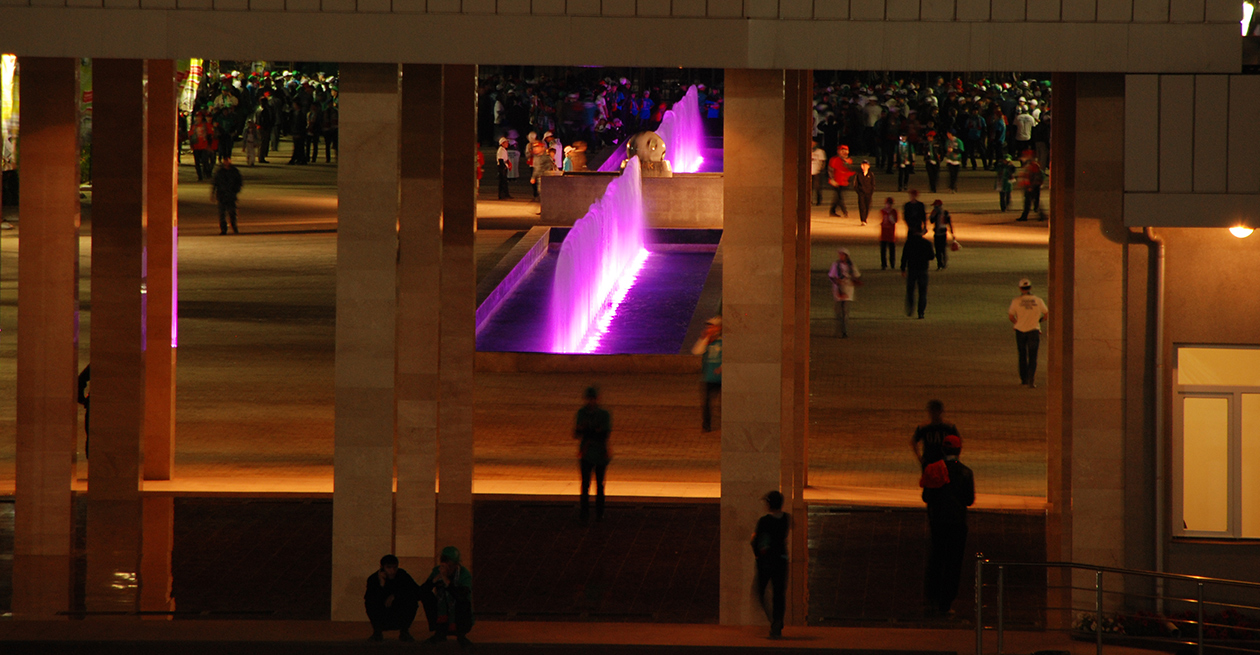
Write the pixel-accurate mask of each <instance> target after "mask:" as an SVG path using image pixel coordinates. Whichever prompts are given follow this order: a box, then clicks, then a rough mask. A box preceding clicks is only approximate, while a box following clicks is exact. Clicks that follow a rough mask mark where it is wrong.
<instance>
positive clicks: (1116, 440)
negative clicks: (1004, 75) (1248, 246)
mask: <svg viewBox="0 0 1260 655" xmlns="http://www.w3.org/2000/svg"><path fill="white" fill-rule="evenodd" d="M1072 86H1073V87H1074V88H1071V96H1069V99H1070V100H1071V99H1073V98H1074V102H1072V103H1071V104H1072V106H1073V109H1074V115H1073V116H1071V122H1070V123H1069V125H1071V127H1072V128H1073V129H1071V130H1064V129H1063V127H1062V124H1061V123H1060V111H1061V110H1062V109H1063V107H1064V104H1066V103H1064V101H1063V99H1062V98H1061V97H1060V95H1061V94H1060V91H1059V89H1057V88H1056V89H1055V95H1056V99H1055V106H1056V108H1055V123H1056V125H1055V128H1056V129H1055V133H1056V136H1057V135H1062V136H1061V137H1059V138H1060V139H1062V138H1071V139H1072V142H1073V143H1072V146H1071V150H1070V152H1069V153H1068V154H1070V155H1071V157H1072V158H1071V159H1070V160H1067V161H1062V160H1060V159H1059V157H1060V155H1058V154H1057V153H1056V160H1055V161H1056V162H1061V163H1069V162H1070V168H1071V175H1070V177H1069V178H1068V183H1069V184H1070V187H1068V188H1067V189H1065V190H1063V191H1058V192H1057V193H1059V194H1065V195H1067V196H1069V198H1070V201H1069V204H1068V207H1067V210H1069V211H1070V212H1071V213H1070V214H1067V215H1066V216H1063V217H1061V219H1062V220H1055V225H1054V227H1053V228H1052V229H1054V230H1055V231H1056V232H1057V234H1054V235H1052V243H1051V261H1052V263H1053V265H1054V269H1053V270H1052V280H1053V281H1054V283H1056V284H1059V285H1061V286H1060V288H1059V289H1057V290H1056V291H1054V292H1053V293H1052V296H1051V299H1052V300H1054V301H1058V302H1061V303H1065V307H1064V309H1065V310H1066V312H1065V313H1061V314H1057V315H1056V313H1055V312H1056V309H1055V307H1054V305H1051V307H1050V311H1051V316H1057V318H1058V320H1060V321H1064V322H1067V323H1070V326H1063V327H1056V328H1055V330H1054V331H1053V332H1052V333H1051V344H1052V346H1053V344H1054V343H1056V342H1059V343H1061V344H1062V348H1063V351H1062V352H1060V353H1056V354H1055V356H1054V359H1052V360H1051V362H1052V366H1053V367H1054V368H1057V369H1058V370H1057V382H1056V381H1054V380H1052V383H1054V384H1057V387H1058V388H1057V389H1052V391H1053V392H1054V393H1052V394H1051V397H1050V400H1051V406H1050V409H1051V411H1050V414H1051V418H1050V419H1049V420H1050V423H1051V424H1050V426H1049V427H1050V428H1051V431H1050V432H1049V444H1048V448H1047V451H1048V454H1049V455H1050V458H1051V459H1050V464H1051V467H1050V478H1049V493H1050V501H1051V503H1052V510H1051V511H1052V514H1051V521H1050V527H1051V529H1050V530H1047V538H1048V539H1050V540H1051V542H1050V543H1049V544H1048V546H1049V550H1048V552H1047V555H1048V556H1049V557H1051V558H1053V559H1057V560H1060V561H1076V562H1083V563H1087V564H1098V565H1103V566H1123V565H1124V561H1125V560H1124V553H1125V550H1124V535H1125V525H1124V511H1125V509H1124V507H1125V506H1124V477H1123V476H1122V475H1116V471H1123V470H1124V469H1125V450H1124V449H1125V438H1124V428H1125V425H1124V420H1125V375H1124V374H1125V360H1124V352H1125V334H1124V325H1125V314H1126V308H1125V284H1126V270H1125V248H1126V244H1127V242H1128V240H1129V233H1128V230H1127V229H1126V228H1125V227H1124V222H1123V201H1124V198H1123V188H1124V161H1123V157H1124V78H1123V77H1121V76H1118V75H1083V74H1078V75H1076V76H1075V84H1074V85H1072ZM1065 132H1066V134H1064V133H1065ZM1056 147H1057V145H1056ZM1063 168H1065V166H1062V165H1057V166H1056V169H1055V175H1056V178H1055V179H1056V182H1055V184H1056V186H1057V185H1058V184H1060V180H1062V177H1061V170H1062V169H1063ZM1058 199H1059V196H1058V195H1056V196H1055V200H1056V202H1057V201H1058ZM1056 336H1057V337H1059V339H1056V338H1055V337H1056ZM1060 339H1062V341H1060ZM1051 352H1052V353H1053V352H1054V351H1053V350H1052V351H1051ZM1056 456H1057V460H1058V461H1057V462H1056V461H1055V459H1056ZM1076 582H1077V583H1078V586H1079V585H1080V584H1081V583H1088V584H1092V583H1093V579H1092V576H1089V579H1088V580H1086V579H1085V578H1084V577H1078V578H1077V580H1076ZM1091 594H1092V592H1091ZM1077 600H1078V601H1081V602H1085V601H1088V602H1093V601H1092V595H1091V596H1090V598H1084V596H1081V597H1080V598H1078V599H1077Z"/></svg>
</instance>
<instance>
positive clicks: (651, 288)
mask: <svg viewBox="0 0 1260 655" xmlns="http://www.w3.org/2000/svg"><path fill="white" fill-rule="evenodd" d="M568 232H569V229H568V228H564V227H556V228H534V229H533V230H530V232H529V233H528V234H527V235H526V237H525V238H523V239H522V242H521V243H518V244H517V246H516V247H514V248H513V249H512V251H510V252H509V253H508V254H507V255H506V256H504V258H503V260H502V261H500V262H499V264H498V265H497V266H496V268H495V269H494V270H493V271H492V272H491V273H490V274H488V275H487V276H486V277H485V278H484V279H483V280H482V282H481V284H479V285H478V294H477V295H478V310H477V315H478V338H477V342H478V343H477V347H478V352H477V353H476V366H477V370H479V371H486V372H511V371H529V372H592V373H598V372H617V371H620V372H645V373H646V372H656V373H697V372H698V371H699V366H700V361H699V358H698V357H696V356H694V355H691V354H690V346H691V342H692V341H694V340H695V338H696V337H697V336H698V335H699V334H700V331H701V330H703V328H704V322H705V320H707V319H708V318H709V317H710V316H712V315H713V314H714V313H716V312H717V310H718V308H719V307H720V303H721V280H722V271H721V246H720V243H719V240H720V232H719V231H715V230H650V231H649V233H648V238H647V243H646V244H645V245H646V246H647V248H648V250H649V252H651V253H652V255H651V257H650V258H649V263H648V266H647V268H646V269H645V273H644V274H643V275H642V276H641V278H640V283H641V284H642V286H639V284H636V286H635V287H632V288H631V291H630V294H629V295H628V296H627V299H626V304H625V306H626V307H627V309H626V310H625V311H627V312H629V313H628V315H627V316H626V317H625V319H624V321H625V322H624V323H618V322H617V321H618V320H622V319H615V320H614V322H613V324H612V327H611V328H610V332H609V337H608V338H610V339H612V340H613V341H614V342H616V343H618V344H620V345H621V346H624V347H626V348H627V349H626V350H617V349H607V350H606V351H605V352H608V353H612V354H559V353H551V352H539V350H540V348H539V346H540V345H543V344H544V343H545V342H539V339H538V338H537V337H538V336H539V330H541V329H543V328H544V326H543V324H541V323H539V319H541V318H544V317H545V316H546V315H547V307H548V306H549V301H548V298H549V296H550V275H551V274H552V271H553V270H554V265H555V257H556V255H557V253H558V251H559V248H560V243H561V242H562V241H563V239H564V238H565V237H566V236H567V233H568ZM526 239H528V240H529V241H528V243H526ZM542 251H545V254H542V255H541V256H540V255H539V253H540V252H542ZM653 258H657V259H653ZM653 261H655V262H656V264H653V263H652V262H653ZM653 266H656V267H658V270H657V271H656V273H653V272H652V271H651V270H650V269H652V267H653ZM496 281H497V282H496ZM636 312H637V313H636ZM657 321H664V322H663V323H659V324H658V323H657ZM619 325H620V326H621V327H618V326H619ZM684 329H685V335H684V332H683V330H684ZM619 331H620V332H619ZM670 335H672V336H670ZM521 337H523V338H521ZM544 347H545V346H544Z"/></svg>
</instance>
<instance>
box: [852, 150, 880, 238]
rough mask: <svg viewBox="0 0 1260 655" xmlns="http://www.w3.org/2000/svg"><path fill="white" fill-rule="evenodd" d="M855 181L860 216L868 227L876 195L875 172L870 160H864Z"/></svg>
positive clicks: (863, 223)
mask: <svg viewBox="0 0 1260 655" xmlns="http://www.w3.org/2000/svg"><path fill="white" fill-rule="evenodd" d="M853 179H854V182H853V188H854V189H856V190H857V197H858V216H859V217H860V218H861V219H862V225H866V215H867V214H869V213H871V198H872V197H873V196H874V195H875V171H872V170H871V161H870V160H869V159H863V160H862V164H861V166H860V168H859V170H858V174H857V175H856V176H854V178H853Z"/></svg>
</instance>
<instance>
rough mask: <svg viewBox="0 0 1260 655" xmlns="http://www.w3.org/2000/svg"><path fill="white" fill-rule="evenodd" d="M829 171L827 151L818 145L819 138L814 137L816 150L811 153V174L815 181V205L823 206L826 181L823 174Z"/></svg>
mask: <svg viewBox="0 0 1260 655" xmlns="http://www.w3.org/2000/svg"><path fill="white" fill-rule="evenodd" d="M826 170H827V151H826V150H823V149H822V146H821V145H820V144H819V143H818V137H814V149H813V150H811V151H810V153H809V173H810V175H811V176H812V177H813V180H814V205H815V206H817V205H821V204H822V192H823V181H824V180H825V179H826V178H825V177H824V176H823V173H824V172H826Z"/></svg>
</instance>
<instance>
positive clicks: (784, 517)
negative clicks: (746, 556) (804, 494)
mask: <svg viewBox="0 0 1260 655" xmlns="http://www.w3.org/2000/svg"><path fill="white" fill-rule="evenodd" d="M761 500H762V501H763V502H765V504H766V509H767V510H768V511H769V514H766V515H765V516H763V517H761V518H760V519H759V520H758V521H757V531H756V532H754V533H753V538H752V548H753V553H754V554H755V555H756V556H757V598H758V599H759V600H761V602H762V607H763V609H764V608H765V597H766V585H770V587H771V594H772V598H773V600H772V601H771V606H770V608H769V609H768V611H767V612H766V618H767V619H770V636H771V637H781V636H783V613H784V610H785V609H786V607H787V571H788V546H787V539H788V533H789V532H790V531H791V529H792V515H791V514H788V513H787V512H784V511H783V494H781V493H779V492H778V491H771V492H769V493H767V494H766V495H765V496H762V498H761Z"/></svg>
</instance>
